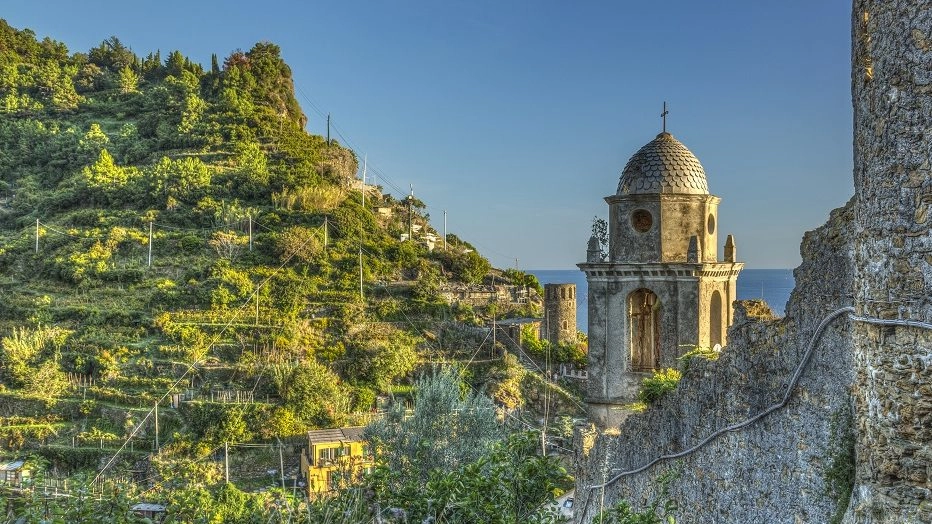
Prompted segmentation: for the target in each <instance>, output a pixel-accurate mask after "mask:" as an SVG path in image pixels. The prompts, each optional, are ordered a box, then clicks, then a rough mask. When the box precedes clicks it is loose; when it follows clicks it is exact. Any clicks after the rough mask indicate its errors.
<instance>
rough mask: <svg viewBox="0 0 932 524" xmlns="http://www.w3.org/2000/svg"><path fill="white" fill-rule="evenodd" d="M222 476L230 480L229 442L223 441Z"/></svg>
mask: <svg viewBox="0 0 932 524" xmlns="http://www.w3.org/2000/svg"><path fill="white" fill-rule="evenodd" d="M223 478H224V479H225V480H226V481H227V483H229V482H230V443H229V442H224V443H223Z"/></svg>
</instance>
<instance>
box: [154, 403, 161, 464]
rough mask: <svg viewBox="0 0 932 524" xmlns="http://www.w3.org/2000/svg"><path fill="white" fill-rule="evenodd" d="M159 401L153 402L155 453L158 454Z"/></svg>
mask: <svg viewBox="0 0 932 524" xmlns="http://www.w3.org/2000/svg"><path fill="white" fill-rule="evenodd" d="M159 448H160V446H159V401H157V400H156V401H155V452H156V453H158V452H159Z"/></svg>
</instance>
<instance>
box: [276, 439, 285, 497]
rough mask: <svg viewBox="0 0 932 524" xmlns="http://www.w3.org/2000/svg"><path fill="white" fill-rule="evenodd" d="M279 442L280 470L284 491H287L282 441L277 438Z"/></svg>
mask: <svg viewBox="0 0 932 524" xmlns="http://www.w3.org/2000/svg"><path fill="white" fill-rule="evenodd" d="M275 440H277V441H278V470H279V471H280V472H281V477H282V491H285V459H284V458H283V457H282V439H280V438H278V437H275Z"/></svg>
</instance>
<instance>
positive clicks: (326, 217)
mask: <svg viewBox="0 0 932 524" xmlns="http://www.w3.org/2000/svg"><path fill="white" fill-rule="evenodd" d="M329 220H330V217H328V216H325V217H324V250H326V249H327V230H328V229H329V224H328V221H329Z"/></svg>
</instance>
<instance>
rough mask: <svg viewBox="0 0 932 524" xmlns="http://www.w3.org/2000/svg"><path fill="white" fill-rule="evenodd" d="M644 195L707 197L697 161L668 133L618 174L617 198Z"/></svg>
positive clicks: (707, 192) (702, 170)
mask: <svg viewBox="0 0 932 524" xmlns="http://www.w3.org/2000/svg"><path fill="white" fill-rule="evenodd" d="M647 193H679V194H683V193H685V194H691V195H708V194H709V184H708V182H707V181H706V178H705V170H704V169H703V168H702V164H700V163H699V159H698V158H696V155H694V154H692V152H691V151H690V150H689V149H687V148H686V146H684V145H683V143H682V142H680V141H679V140H677V139H675V138H673V135H671V134H670V133H660V134H659V135H657V137H656V138H654V139H653V140H651V141H650V142H648V143H647V144H646V145H644V147H642V148H641V149H639V150H638V152H637V153H635V154H634V156H632V157H631V159H630V160H628V163H627V164H626V165H625V169H624V171H622V173H621V179H620V180H619V181H618V192H617V194H618V195H637V194H647Z"/></svg>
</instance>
